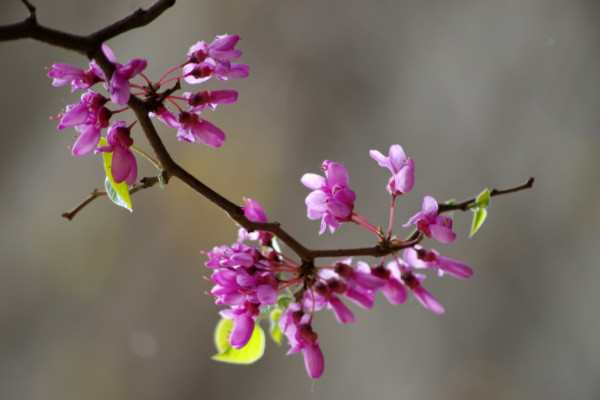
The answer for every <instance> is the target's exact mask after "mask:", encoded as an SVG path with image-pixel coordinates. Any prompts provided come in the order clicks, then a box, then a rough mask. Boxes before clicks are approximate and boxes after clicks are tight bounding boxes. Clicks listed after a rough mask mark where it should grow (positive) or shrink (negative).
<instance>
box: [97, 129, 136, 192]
mask: <svg viewBox="0 0 600 400" xmlns="http://www.w3.org/2000/svg"><path fill="white" fill-rule="evenodd" d="M106 140H107V142H108V146H102V147H99V148H98V149H97V150H96V153H100V152H108V153H111V152H112V153H113V155H112V164H111V173H112V176H113V179H114V181H115V182H116V183H120V182H123V181H125V182H126V183H127V184H128V185H133V184H134V183H135V180H136V179H137V164H136V161H135V156H134V155H133V153H132V152H131V149H130V147H131V145H133V139H132V138H131V135H130V131H129V128H128V127H127V124H125V122H124V121H118V122H114V123H113V124H112V126H111V127H110V128H108V134H107V135H106Z"/></svg>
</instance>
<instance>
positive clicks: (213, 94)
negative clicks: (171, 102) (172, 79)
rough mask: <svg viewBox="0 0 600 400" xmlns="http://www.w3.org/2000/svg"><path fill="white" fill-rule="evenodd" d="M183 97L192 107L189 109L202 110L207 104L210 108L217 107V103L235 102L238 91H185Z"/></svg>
mask: <svg viewBox="0 0 600 400" xmlns="http://www.w3.org/2000/svg"><path fill="white" fill-rule="evenodd" d="M183 98H184V99H185V102H186V104H187V105H188V106H190V107H192V108H191V109H190V110H189V111H193V112H196V111H202V110H204V109H205V108H206V107H207V106H208V108H210V109H211V110H213V111H214V110H215V109H216V108H217V104H230V103H235V102H236V101H237V98H238V92H236V91H235V90H213V91H208V90H204V91H202V92H196V93H190V92H185V93H184V94H183Z"/></svg>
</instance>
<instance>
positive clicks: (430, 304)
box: [413, 286, 446, 314]
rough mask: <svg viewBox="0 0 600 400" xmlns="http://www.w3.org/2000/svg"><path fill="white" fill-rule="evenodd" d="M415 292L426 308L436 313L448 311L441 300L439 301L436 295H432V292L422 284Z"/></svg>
mask: <svg viewBox="0 0 600 400" xmlns="http://www.w3.org/2000/svg"><path fill="white" fill-rule="evenodd" d="M413 294H414V295H415V297H416V298H417V299H418V300H419V301H420V302H421V304H422V305H423V306H424V307H425V308H428V309H429V310H431V311H433V312H434V313H436V314H443V313H444V312H446V310H444V306H442V305H441V304H440V302H439V301H437V300H436V299H435V297H433V296H432V295H431V293H429V292H428V291H427V290H425V289H423V287H422V286H419V287H418V288H416V289H414V290H413Z"/></svg>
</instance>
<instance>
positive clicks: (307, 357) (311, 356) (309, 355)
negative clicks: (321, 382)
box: [302, 343, 325, 379]
mask: <svg viewBox="0 0 600 400" xmlns="http://www.w3.org/2000/svg"><path fill="white" fill-rule="evenodd" d="M302 354H303V355H304V365H305V366H306V372H308V376H310V377H311V379H319V378H320V377H321V375H323V371H324V370H325V359H324V357H323V352H322V351H321V347H319V344H318V343H315V344H313V345H309V346H306V347H305V348H303V349H302Z"/></svg>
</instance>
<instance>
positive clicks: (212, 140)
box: [177, 111, 226, 147]
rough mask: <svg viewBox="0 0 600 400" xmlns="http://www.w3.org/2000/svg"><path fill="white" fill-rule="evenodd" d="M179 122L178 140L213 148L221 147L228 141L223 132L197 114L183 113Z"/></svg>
mask: <svg viewBox="0 0 600 400" xmlns="http://www.w3.org/2000/svg"><path fill="white" fill-rule="evenodd" d="M178 122H179V129H178V131H177V138H178V139H179V140H184V141H186V142H194V141H196V142H198V143H204V144H206V145H208V146H211V147H220V146H221V144H222V143H223V142H224V141H225V139H226V137H225V133H224V132H223V131H222V130H220V129H219V128H217V127H216V126H214V125H213V124H211V123H210V122H208V121H206V120H204V119H202V118H200V117H199V116H198V114H196V113H193V112H188V111H183V112H182V113H180V114H179V118H178Z"/></svg>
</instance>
